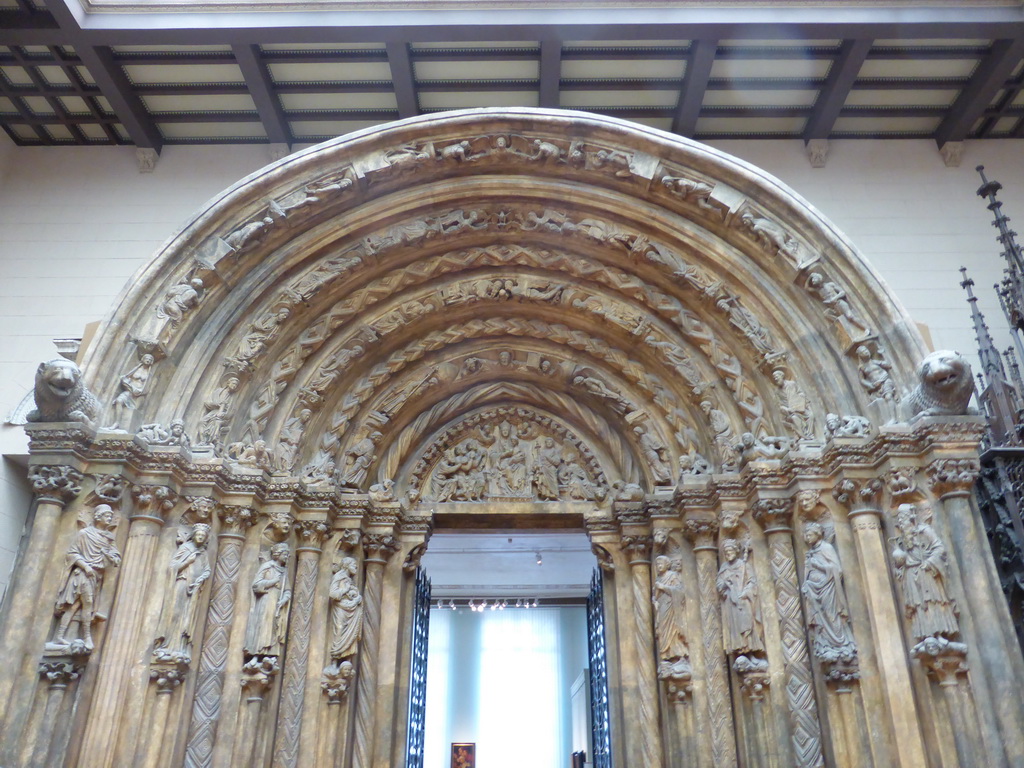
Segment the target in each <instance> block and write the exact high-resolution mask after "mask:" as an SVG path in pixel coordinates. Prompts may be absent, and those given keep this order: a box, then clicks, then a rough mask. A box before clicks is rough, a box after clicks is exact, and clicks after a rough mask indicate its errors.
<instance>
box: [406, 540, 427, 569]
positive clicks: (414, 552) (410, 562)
mask: <svg viewBox="0 0 1024 768" xmlns="http://www.w3.org/2000/svg"><path fill="white" fill-rule="evenodd" d="M426 552H427V542H425V541H424V542H422V543H420V544H417V545H416V546H415V547H413V548H412V549H410V550H409V554H407V555H406V556H405V560H404V561H402V570H403V571H404V572H405V573H415V572H416V569H417V568H419V567H420V560H422V559H423V555H425V554H426Z"/></svg>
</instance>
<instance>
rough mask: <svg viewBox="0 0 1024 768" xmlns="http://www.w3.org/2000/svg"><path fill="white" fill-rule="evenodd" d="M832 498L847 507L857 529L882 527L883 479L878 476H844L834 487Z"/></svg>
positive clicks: (851, 520)
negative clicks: (860, 477) (861, 477)
mask: <svg viewBox="0 0 1024 768" xmlns="http://www.w3.org/2000/svg"><path fill="white" fill-rule="evenodd" d="M832 498H834V499H835V500H836V501H837V502H839V504H840V505H841V506H843V507H845V508H846V511H847V516H848V517H849V518H850V524H851V525H852V526H853V528H854V529H855V530H860V529H875V530H877V529H879V528H881V517H882V507H881V502H882V481H881V480H879V479H878V478H877V477H871V478H866V479H859V478H858V479H854V478H850V477H844V478H843V479H842V480H840V481H839V482H838V483H836V484H835V486H834V487H833V488H832Z"/></svg>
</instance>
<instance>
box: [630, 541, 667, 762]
mask: <svg viewBox="0 0 1024 768" xmlns="http://www.w3.org/2000/svg"><path fill="white" fill-rule="evenodd" d="M623 544H624V548H625V550H626V555H627V557H628V558H629V571H630V579H631V581H632V585H633V640H634V644H635V645H636V656H637V658H636V663H637V672H638V678H639V679H638V683H639V689H640V690H639V701H640V713H639V714H640V723H639V729H638V730H639V733H638V735H639V738H640V749H641V754H642V756H643V765H646V766H650V768H660V766H661V764H662V751H661V728H660V721H659V715H658V701H659V700H660V698H661V697H660V695H659V691H658V673H657V668H656V666H655V649H654V617H653V615H652V612H651V539H650V537H649V536H623Z"/></svg>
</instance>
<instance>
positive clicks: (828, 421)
mask: <svg viewBox="0 0 1024 768" xmlns="http://www.w3.org/2000/svg"><path fill="white" fill-rule="evenodd" d="M841 426H842V422H841V421H840V420H839V414H838V413H826V414H825V428H826V429H828V431H829V432H837V431H838V430H839V427H841Z"/></svg>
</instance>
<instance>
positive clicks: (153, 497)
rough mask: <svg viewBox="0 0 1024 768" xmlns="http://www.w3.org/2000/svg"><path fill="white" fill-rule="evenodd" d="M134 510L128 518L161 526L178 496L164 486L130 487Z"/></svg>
mask: <svg viewBox="0 0 1024 768" xmlns="http://www.w3.org/2000/svg"><path fill="white" fill-rule="evenodd" d="M132 498H133V499H134V500H135V508H134V510H133V511H132V514H131V515H130V516H129V517H130V518H131V519H132V520H133V521H134V520H151V521H153V522H155V523H158V524H159V525H163V523H164V519H165V517H166V515H167V513H168V512H170V511H171V510H172V509H174V505H175V503H176V502H177V501H178V494H177V492H176V491H174V490H173V489H171V488H168V487H167V486H166V485H135V486H132Z"/></svg>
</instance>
